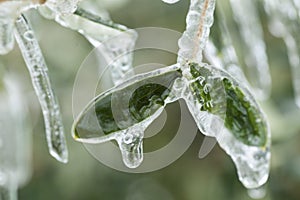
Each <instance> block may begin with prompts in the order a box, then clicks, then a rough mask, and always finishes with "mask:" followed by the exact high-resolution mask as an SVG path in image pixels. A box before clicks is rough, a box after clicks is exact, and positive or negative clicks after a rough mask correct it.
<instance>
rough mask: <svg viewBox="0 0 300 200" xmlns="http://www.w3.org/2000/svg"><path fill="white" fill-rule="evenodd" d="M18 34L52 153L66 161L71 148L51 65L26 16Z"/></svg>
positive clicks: (17, 28)
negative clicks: (48, 63) (66, 136)
mask: <svg viewBox="0 0 300 200" xmlns="http://www.w3.org/2000/svg"><path fill="white" fill-rule="evenodd" d="M15 37H16V40H17V42H18V44H19V47H20V50H21V52H22V55H23V57H24V60H25V63H26V65H27V67H28V70H29V73H30V76H31V80H32V84H33V87H34V90H35V92H36V94H37V97H38V99H39V102H40V105H41V108H42V112H43V116H44V122H45V131H46V138H47V142H48V148H49V151H50V154H51V155H52V156H53V157H54V158H56V159H57V160H58V161H60V162H64V163H66V162H67V161H68V151H67V146H66V141H65V136H64V130H63V124H62V119H61V113H60V109H59V105H58V103H57V99H56V97H55V95H54V93H53V91H52V88H51V85H50V80H49V77H48V69H47V66H46V63H45V60H44V58H43V56H42V52H41V50H40V47H39V45H38V42H37V40H36V38H35V36H34V33H33V31H32V30H31V28H30V27H29V25H28V23H27V21H26V19H25V18H24V17H23V16H21V17H20V18H18V19H17V21H16V31H15Z"/></svg>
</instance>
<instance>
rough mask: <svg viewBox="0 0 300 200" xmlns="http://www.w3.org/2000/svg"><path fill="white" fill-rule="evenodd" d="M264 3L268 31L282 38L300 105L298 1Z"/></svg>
mask: <svg viewBox="0 0 300 200" xmlns="http://www.w3.org/2000/svg"><path fill="white" fill-rule="evenodd" d="M264 4H265V10H266V12H267V14H268V17H269V21H270V22H269V30H270V32H271V33H272V34H273V35H274V36H276V37H281V38H283V40H284V42H285V45H286V48H287V55H288V58H289V63H290V66H291V70H292V78H293V88H294V95H295V102H296V104H297V106H298V107H300V67H299V66H300V59H299V55H300V49H299V47H300V39H299V30H300V29H299V25H300V24H299V14H298V12H299V9H300V7H299V1H296V0H287V1H284V2H281V1H278V0H274V1H273V0H266V1H264Z"/></svg>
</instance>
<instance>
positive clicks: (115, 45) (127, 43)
mask: <svg viewBox="0 0 300 200" xmlns="http://www.w3.org/2000/svg"><path fill="white" fill-rule="evenodd" d="M40 12H41V13H42V14H43V15H44V16H48V17H49V16H52V18H54V19H55V20H56V21H57V22H58V23H59V24H61V25H62V26H65V27H67V28H70V29H73V30H76V31H78V32H79V33H81V34H82V35H84V36H85V37H86V38H87V39H88V40H89V42H90V43H91V44H92V45H93V46H95V47H96V48H97V50H98V51H99V52H100V53H101V55H103V57H105V59H106V63H107V64H108V65H109V67H110V71H111V78H112V81H113V83H114V84H115V85H116V84H119V83H120V82H121V81H122V80H123V79H124V76H125V74H126V73H128V72H130V71H132V70H131V69H132V66H131V65H132V59H133V53H132V51H133V48H134V45H135V41H136V39H137V33H136V32H135V31H134V30H130V29H128V28H127V27H125V26H123V25H119V24H115V23H113V22H112V21H110V20H107V19H103V18H101V17H100V16H97V15H95V14H93V13H90V12H88V11H86V10H84V9H82V8H77V10H76V11H75V12H74V14H69V15H60V14H59V15H55V14H53V13H52V14H50V13H51V10H47V8H46V7H43V8H41V9H40ZM132 75H133V74H132Z"/></svg>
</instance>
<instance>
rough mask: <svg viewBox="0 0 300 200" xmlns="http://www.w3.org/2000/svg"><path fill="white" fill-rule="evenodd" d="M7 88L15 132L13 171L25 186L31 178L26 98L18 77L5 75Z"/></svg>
mask: <svg viewBox="0 0 300 200" xmlns="http://www.w3.org/2000/svg"><path fill="white" fill-rule="evenodd" d="M3 81H4V85H5V88H6V90H7V94H8V95H7V97H8V103H7V105H8V106H9V109H10V114H11V116H12V121H13V123H14V126H13V127H14V130H13V131H10V132H9V134H10V136H11V137H12V138H13V140H14V141H13V143H14V144H15V145H13V144H12V143H10V145H12V146H14V147H13V148H14V151H13V152H14V155H13V156H12V157H13V158H15V162H13V164H12V165H13V166H12V167H11V169H12V170H13V171H14V178H15V180H16V182H17V184H18V186H19V187H20V186H23V185H24V184H25V183H26V182H27V181H28V180H29V178H30V175H31V151H32V149H31V140H32V137H31V133H30V130H29V127H28V126H29V125H28V120H27V118H28V116H27V110H26V106H25V105H24V98H22V92H21V91H20V88H19V84H18V82H17V79H16V77H13V76H12V75H10V74H8V72H6V73H5V76H4V78H3Z"/></svg>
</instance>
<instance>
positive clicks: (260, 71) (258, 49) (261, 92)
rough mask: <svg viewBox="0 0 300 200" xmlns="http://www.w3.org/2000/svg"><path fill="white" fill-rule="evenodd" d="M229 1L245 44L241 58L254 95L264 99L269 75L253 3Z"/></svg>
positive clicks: (259, 26) (259, 25)
mask: <svg viewBox="0 0 300 200" xmlns="http://www.w3.org/2000/svg"><path fill="white" fill-rule="evenodd" d="M230 3H231V7H232V12H233V14H234V19H235V21H236V22H237V24H238V25H239V29H240V33H241V36H242V38H243V42H244V45H245V48H243V49H244V50H245V53H244V55H243V56H244V58H243V59H245V63H246V65H247V68H248V73H247V74H249V81H250V83H251V85H252V88H253V90H254V93H255V95H256V96H257V97H258V98H260V99H266V98H268V97H269V95H270V92H271V76H270V71H269V64H268V57H267V52H266V45H265V42H264V38H263V31H262V27H261V23H260V20H259V17H258V13H257V10H256V8H255V5H254V4H255V3H254V1H253V0H245V1H243V3H241V2H240V1H239V0H230Z"/></svg>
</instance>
